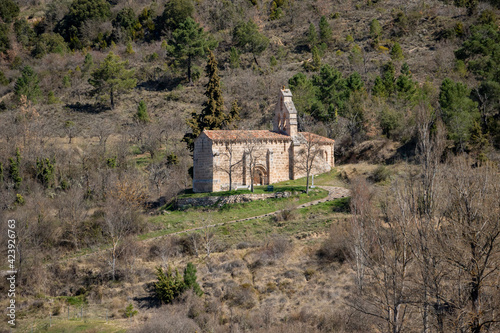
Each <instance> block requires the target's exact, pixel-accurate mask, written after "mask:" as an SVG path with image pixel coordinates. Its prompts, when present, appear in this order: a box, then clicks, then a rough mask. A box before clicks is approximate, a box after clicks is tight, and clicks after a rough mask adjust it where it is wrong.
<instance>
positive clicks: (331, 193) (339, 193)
mask: <svg viewBox="0 0 500 333" xmlns="http://www.w3.org/2000/svg"><path fill="white" fill-rule="evenodd" d="M318 187H319V188H322V189H324V190H327V191H328V195H327V196H326V198H323V199H318V200H314V201H310V202H306V203H304V204H302V205H299V206H297V207H295V208H297V209H300V208H305V207H310V206H313V205H317V204H320V203H323V202H327V201H333V200H335V199H339V198H344V197H347V196H349V193H350V191H349V190H348V189H346V188H343V187H335V186H318ZM280 211H281V210H277V211H274V212H271V213H267V214H262V215H258V216H252V217H247V218H244V219H239V220H232V221H227V222H221V223H214V224H209V225H205V226H201V227H196V228H191V229H186V230H182V231H177V232H173V233H170V234H165V235H161V236H157V237H152V238H148V239H145V240H143V242H148V241H151V240H155V239H159V238H162V237H166V236H172V235H179V234H183V233H188V232H193V231H197V230H203V229H205V228H212V227H219V226H223V225H227V224H233V223H238V222H244V221H250V220H256V219H260V218H263V217H266V216H273V215H276V214H278V213H279V212H280Z"/></svg>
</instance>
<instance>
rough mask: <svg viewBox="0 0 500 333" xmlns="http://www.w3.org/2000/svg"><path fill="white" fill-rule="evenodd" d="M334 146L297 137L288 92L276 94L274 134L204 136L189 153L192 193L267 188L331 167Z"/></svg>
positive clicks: (327, 141) (322, 140) (305, 136)
mask: <svg viewBox="0 0 500 333" xmlns="http://www.w3.org/2000/svg"><path fill="white" fill-rule="evenodd" d="M334 143H335V141H334V140H332V139H329V138H326V137H322V136H319V135H316V134H313V133H309V132H298V130H297V110H296V109H295V106H294V104H293V101H292V93H291V92H290V90H289V89H284V88H283V89H281V90H280V94H279V99H278V103H277V104H276V109H275V114H274V119H273V130H272V131H267V130H204V131H203V132H202V133H201V135H200V136H199V137H198V138H197V139H196V141H195V144H194V153H193V191H194V192H217V191H226V190H229V188H230V186H229V184H231V185H232V186H231V187H232V189H235V188H237V187H238V188H241V187H246V186H250V184H251V183H252V181H253V184H254V185H269V184H272V183H277V182H281V181H285V180H292V179H297V178H301V177H305V176H306V171H307V170H308V169H309V170H310V171H311V172H310V174H319V173H324V172H328V171H330V170H331V168H333V167H334Z"/></svg>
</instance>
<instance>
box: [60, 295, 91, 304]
mask: <svg viewBox="0 0 500 333" xmlns="http://www.w3.org/2000/svg"><path fill="white" fill-rule="evenodd" d="M57 299H59V300H63V301H66V302H67V303H68V304H69V305H72V306H77V307H78V306H83V305H87V297H85V295H78V296H59V297H57Z"/></svg>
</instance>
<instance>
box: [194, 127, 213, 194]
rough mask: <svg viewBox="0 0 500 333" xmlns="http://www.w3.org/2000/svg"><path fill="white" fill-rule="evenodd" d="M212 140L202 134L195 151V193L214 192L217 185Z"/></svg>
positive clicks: (196, 143)
mask: <svg viewBox="0 0 500 333" xmlns="http://www.w3.org/2000/svg"><path fill="white" fill-rule="evenodd" d="M213 158H214V156H213V153H212V140H210V139H209V138H208V137H207V136H206V134H204V133H202V134H201V135H200V137H199V138H198V140H196V142H195V145H194V151H193V191H194V192H213V191H218V190H216V189H214V187H215V186H216V185H217V184H216V180H215V179H214V177H213Z"/></svg>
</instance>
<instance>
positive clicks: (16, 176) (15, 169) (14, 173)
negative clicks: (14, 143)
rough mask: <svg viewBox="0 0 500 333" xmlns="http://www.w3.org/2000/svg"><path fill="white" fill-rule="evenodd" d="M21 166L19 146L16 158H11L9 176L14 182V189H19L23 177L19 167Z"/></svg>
mask: <svg viewBox="0 0 500 333" xmlns="http://www.w3.org/2000/svg"><path fill="white" fill-rule="evenodd" d="M20 166H21V152H20V151H19V148H17V149H16V158H15V159H14V158H12V157H11V158H9V176H10V179H12V181H13V182H14V189H16V190H17V189H19V187H20V186H21V182H22V181H23V179H22V178H21V173H20V171H19V168H20Z"/></svg>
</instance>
